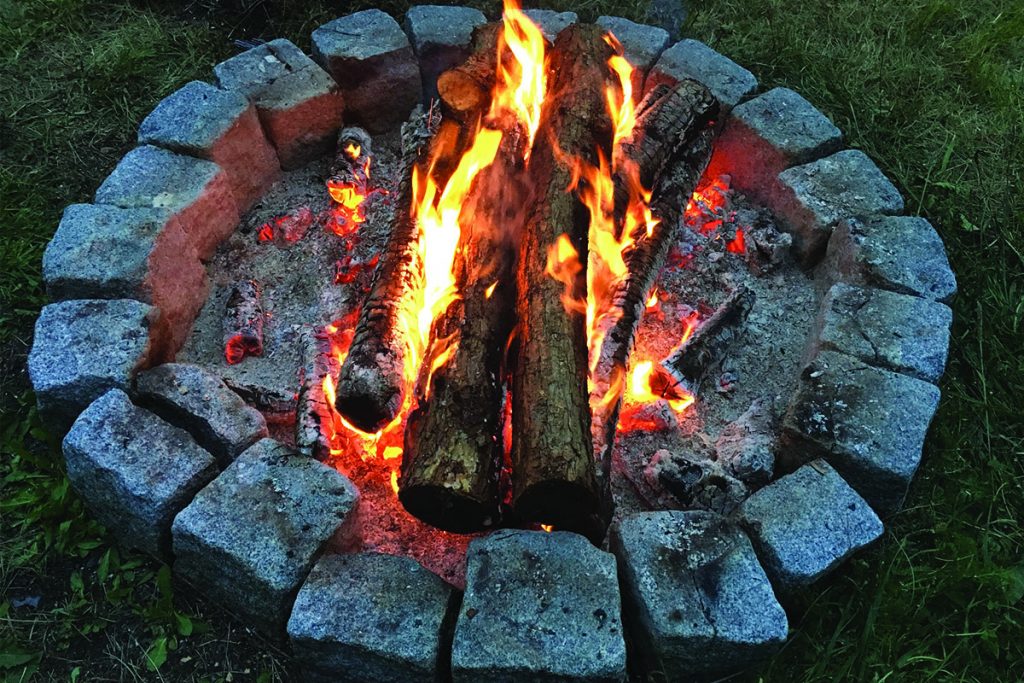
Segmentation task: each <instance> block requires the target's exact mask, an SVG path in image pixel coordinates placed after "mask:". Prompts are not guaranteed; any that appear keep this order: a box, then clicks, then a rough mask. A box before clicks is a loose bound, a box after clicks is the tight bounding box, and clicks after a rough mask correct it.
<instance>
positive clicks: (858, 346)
mask: <svg viewBox="0 0 1024 683" xmlns="http://www.w3.org/2000/svg"><path fill="white" fill-rule="evenodd" d="M952 324H953V312H952V311H951V310H949V307H948V306H946V305H944V304H940V303H938V302H936V301H929V300H928V299H921V298H919V297H916V296H909V295H907V294H897V293H896V292H887V291H885V290H883V289H875V288H873V287H857V286H856V285H848V284H846V283H843V282H839V283H836V284H835V285H833V286H832V288H831V289H830V290H829V291H828V293H827V294H826V295H825V298H824V299H823V300H822V302H821V311H820V312H819V313H818V318H817V321H816V322H815V329H814V330H813V332H812V339H814V341H813V342H812V347H813V348H814V349H827V350H829V351H838V352H840V353H845V354H847V355H850V356H854V357H855V358H858V359H860V360H862V361H864V362H865V363H867V364H868V365H874V366H876V367H881V368H885V369H887V370H893V371H894V372H900V373H903V374H905V375H910V376H911V377H916V378H918V379H923V380H925V381H926V382H937V381H938V380H939V378H940V377H942V373H943V371H944V370H945V369H946V355H947V352H948V351H949V326H950V325H952Z"/></svg>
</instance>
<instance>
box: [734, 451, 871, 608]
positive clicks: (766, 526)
mask: <svg viewBox="0 0 1024 683" xmlns="http://www.w3.org/2000/svg"><path fill="white" fill-rule="evenodd" d="M737 515H738V518H739V520H740V525H741V526H742V527H743V528H744V529H745V530H746V531H747V533H748V534H750V538H751V539H752V540H753V542H754V547H755V548H757V552H758V555H759V557H760V558H761V561H762V562H763V563H764V567H765V570H766V571H767V572H768V575H769V576H771V577H772V579H773V580H774V581H776V582H777V584H778V585H779V586H782V587H783V588H784V589H787V590H794V589H797V588H800V587H801V586H806V585H809V584H812V583H814V582H815V581H817V580H818V579H820V578H821V577H823V576H825V575H826V574H827V573H828V572H830V571H832V570H833V569H835V568H836V567H837V566H839V564H841V563H842V562H843V560H845V559H846V558H847V557H849V556H850V555H852V554H853V553H855V552H857V551H858V550H860V549H861V548H863V547H864V546H866V545H868V544H870V543H873V542H874V541H875V540H877V539H878V538H879V537H880V536H881V535H882V532H883V530H884V529H883V527H882V522H881V520H879V519H878V515H876V514H875V513H874V511H873V510H872V509H871V508H870V507H869V506H868V504H867V503H866V502H864V499H863V498H861V497H860V496H859V495H857V492H856V491H854V490H853V489H852V488H850V485H849V484H847V483H846V482H845V481H844V480H843V478H842V477H840V476H839V474H838V473H837V472H836V471H835V470H834V469H832V467H831V466H829V464H828V463H827V462H825V461H824V460H815V461H813V462H811V463H808V464H806V465H804V466H803V467H801V468H800V469H798V470H797V471H796V472H793V473H792V474H787V475H786V476H784V477H782V478H780V479H778V480H777V481H775V482H773V483H772V484H770V485H768V486H766V487H765V488H763V489H761V490H760V491H758V492H757V493H755V494H754V495H752V496H751V497H750V498H748V499H747V500H746V502H744V503H743V505H742V506H741V507H740V509H739V511H738V513H737Z"/></svg>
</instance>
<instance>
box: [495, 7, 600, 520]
mask: <svg viewBox="0 0 1024 683" xmlns="http://www.w3.org/2000/svg"><path fill="white" fill-rule="evenodd" d="M611 54H612V53H611V48H610V47H609V46H608V45H607V44H606V43H605V42H604V40H603V39H602V32H601V30H600V29H598V28H597V27H595V26H579V25H577V26H573V27H570V28H568V29H566V30H565V31H564V32H563V33H562V34H561V35H560V36H559V38H558V40H557V41H556V42H555V46H554V50H553V52H552V54H551V73H552V74H553V76H554V77H553V80H552V83H551V85H552V87H551V88H550V89H549V104H548V106H549V110H548V113H547V114H546V117H545V121H543V122H542V123H541V127H540V130H539V134H538V136H537V144H536V145H535V146H534V150H533V154H532V156H531V158H530V176H531V183H532V184H533V185H534V187H535V190H536V192H537V195H536V196H535V198H534V199H533V200H532V201H530V202H528V203H527V205H528V206H529V207H530V211H531V213H530V215H529V218H528V220H527V222H526V229H525V231H524V234H523V236H522V240H521V243H520V245H519V253H518V261H517V264H516V290H517V291H516V306H515V308H516V314H517V319H518V329H517V339H516V343H517V347H518V348H517V351H516V353H515V368H514V371H513V390H512V401H513V403H512V423H513V443H512V504H513V507H514V508H515V511H516V512H517V513H518V515H519V516H520V517H522V518H524V519H526V520H530V521H533V522H538V523H543V524H551V525H554V526H555V527H557V528H559V529H570V530H577V531H582V532H584V533H587V534H588V535H590V536H591V537H592V538H594V537H598V536H600V535H603V528H601V529H600V530H598V529H596V526H600V525H595V521H594V520H595V518H597V516H598V515H599V514H600V511H601V508H602V505H601V500H600V495H601V492H600V488H599V486H598V482H597V476H596V471H595V469H596V468H595V463H594V454H593V446H592V443H591V436H590V408H589V404H588V400H587V340H586V330H585V320H584V317H583V315H582V314H580V313H577V312H569V311H567V310H566V308H565V307H564V306H563V304H562V301H561V298H562V293H563V285H562V284H561V283H560V282H558V281H556V280H555V279H553V278H552V277H551V276H550V275H548V274H547V273H546V272H545V268H546V264H547V253H548V249H549V248H550V247H551V246H552V245H554V244H555V243H556V241H557V240H558V237H559V235H561V234H563V233H567V234H568V236H569V239H570V240H571V241H572V242H573V244H574V246H575V247H576V251H577V252H578V253H579V260H580V264H581V265H582V267H583V269H585V267H586V266H585V264H586V263H587V229H588V223H589V218H588V212H587V209H586V207H585V206H584V205H583V204H582V203H581V202H580V201H579V199H578V198H577V197H576V196H575V195H574V194H573V193H569V192H567V191H566V189H567V188H568V187H569V186H570V182H571V179H572V172H571V169H570V168H569V167H568V166H567V165H566V164H565V163H564V159H565V158H566V157H567V156H575V157H583V158H586V159H588V160H589V161H590V163H595V150H596V149H597V147H598V146H599V145H600V146H601V147H603V148H604V150H605V151H606V153H607V152H610V149H609V147H610V144H611V131H610V122H609V120H608V117H607V115H606V114H605V110H604V106H605V102H604V87H605V83H606V74H607V61H608V58H609V56H610V55H611ZM585 282H586V279H585V274H584V273H583V272H582V269H581V273H579V276H578V277H577V281H576V287H575V289H576V294H577V295H578V296H580V297H583V296H585V291H586V285H585Z"/></svg>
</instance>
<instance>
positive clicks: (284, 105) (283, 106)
mask: <svg viewBox="0 0 1024 683" xmlns="http://www.w3.org/2000/svg"><path fill="white" fill-rule="evenodd" d="M213 73H214V75H215V76H216V77H217V84H218V85H219V86H220V87H221V88H224V89H226V90H234V91H237V92H239V93H241V94H242V95H245V96H246V97H247V98H249V99H250V100H251V101H252V102H253V103H254V104H255V105H256V111H257V113H258V114H259V117H260V121H262V123H263V128H264V130H265V131H266V133H267V136H268V137H269V138H270V141H271V142H272V143H273V145H274V147H275V148H276V149H277V155H278V157H279V159H280V161H281V167H282V168H285V169H293V168H298V167H299V166H302V165H303V164H305V163H307V162H309V161H311V160H313V159H316V158H318V157H320V156H323V155H324V154H327V153H328V152H331V151H333V150H334V147H335V144H336V138H337V135H338V131H339V130H340V129H341V126H342V121H343V112H344V99H343V98H342V95H341V89H340V88H339V86H338V84H337V83H335V81H334V79H333V78H331V76H330V74H328V73H327V72H326V71H324V70H323V69H322V68H320V66H319V65H318V64H317V63H316V62H314V61H313V60H312V59H310V58H309V57H308V56H307V55H306V54H305V53H304V52H303V51H302V50H300V49H299V48H298V47H296V46H295V45H294V44H293V43H292V42H290V41H288V40H284V39H283V38H278V39H277V40H272V41H270V42H269V43H265V44H264V45H259V46H257V47H254V48H252V49H250V50H248V51H246V52H243V53H242V54H240V55H235V56H234V57H232V58H231V59H228V60H225V61H223V62H221V63H220V64H218V65H217V66H215V67H214V69H213Z"/></svg>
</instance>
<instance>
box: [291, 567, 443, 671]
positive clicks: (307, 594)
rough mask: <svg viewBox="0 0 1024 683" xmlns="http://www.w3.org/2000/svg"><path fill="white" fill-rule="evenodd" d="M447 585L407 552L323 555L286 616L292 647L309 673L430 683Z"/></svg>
mask: <svg viewBox="0 0 1024 683" xmlns="http://www.w3.org/2000/svg"><path fill="white" fill-rule="evenodd" d="M452 592H453V591H452V588H451V586H449V585H448V584H446V583H445V582H444V581H442V580H441V579H440V578H438V577H437V576H436V575H434V574H432V573H431V572H429V571H427V570H426V569H424V568H423V567H421V566H420V565H419V564H418V563H416V561H415V560H411V559H409V558H407V557H396V556H394V555H384V554H380V553H357V554H354V555H325V556H324V557H323V558H321V560H320V561H319V562H317V564H316V566H315V567H313V570H312V571H311V572H310V573H309V577H308V578H307V579H306V582H305V583H304V584H303V585H302V588H301V589H300V590H299V595H298V597H297V598H296V600H295V607H294V608H293V609H292V614H291V617H290V618H289V620H288V637H289V639H290V641H291V646H292V651H293V652H294V653H295V656H296V659H297V660H298V661H299V663H300V666H301V667H302V669H303V670H304V671H305V673H306V675H307V679H313V680H325V681H327V680H335V681H336V680H345V681H360V682H364V681H365V682H366V683H384V682H387V681H392V682H394V683H406V682H408V683H417V682H422V683H432V682H433V681H437V680H439V678H440V672H439V668H438V660H439V657H440V656H441V654H442V640H443V634H442V629H443V627H444V626H445V624H446V621H445V616H446V614H447V612H448V608H449V603H450V601H451V598H452Z"/></svg>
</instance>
